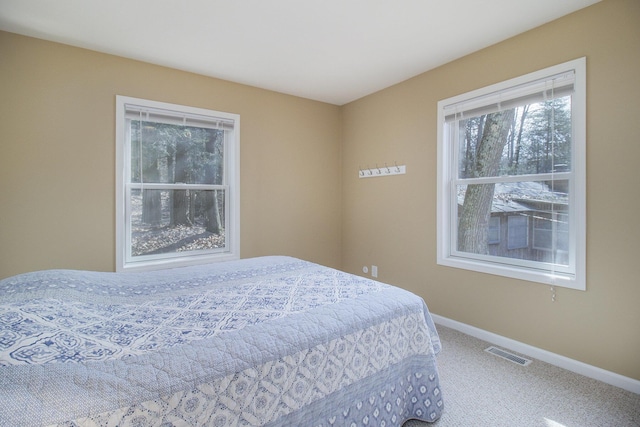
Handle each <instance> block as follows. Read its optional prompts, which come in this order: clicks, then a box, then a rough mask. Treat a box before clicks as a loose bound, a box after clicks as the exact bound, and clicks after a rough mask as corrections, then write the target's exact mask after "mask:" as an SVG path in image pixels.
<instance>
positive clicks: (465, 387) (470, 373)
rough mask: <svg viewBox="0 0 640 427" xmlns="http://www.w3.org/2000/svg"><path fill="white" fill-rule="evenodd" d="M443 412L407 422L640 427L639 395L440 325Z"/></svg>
mask: <svg viewBox="0 0 640 427" xmlns="http://www.w3.org/2000/svg"><path fill="white" fill-rule="evenodd" d="M438 332H439V334H440V337H441V339H442V346H443V350H442V352H441V353H440V355H439V356H438V370H439V373H440V384H441V387H442V393H443V398H444V404H445V410H444V414H443V415H442V417H441V418H440V420H438V421H437V422H436V423H434V424H428V423H424V422H419V421H408V422H407V423H405V424H404V427H428V426H432V427H463V426H464V427H476V426H477V427H484V426H490V427H502V426H504V427H520V426H522V427H535V426H541V427H631V426H634V427H640V395H638V394H634V393H631V392H629V391H626V390H623V389H620V388H617V387H613V386H610V385H608V384H605V383H602V382H600V381H597V380H593V379H591V378H587V377H584V376H581V375H578V374H575V373H573V372H570V371H566V370H564V369H561V368H558V367H555V366H553V365H549V364H547V363H544V362H540V361H538V360H534V361H533V362H532V363H531V364H530V365H528V366H519V365H517V364H515V363H513V362H510V361H508V360H504V359H501V358H500V357H497V356H494V355H492V354H489V353H487V352H485V351H484V349H486V348H487V347H489V346H490V344H488V343H486V342H484V341H481V340H478V339H476V338H473V337H470V336H468V335H465V334H463V333H461V332H458V331H455V330H453V329H449V328H446V327H444V326H440V325H438Z"/></svg>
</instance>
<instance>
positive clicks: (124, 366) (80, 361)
mask: <svg viewBox="0 0 640 427" xmlns="http://www.w3.org/2000/svg"><path fill="white" fill-rule="evenodd" d="M0 295H1V296H0V425H3V426H31V425H33V426H41V425H60V426H74V425H82V426H124V425H135V426H138V425H140V426H142V425H157V426H171V425H174V426H184V425H207V426H236V425H238V426H245V425H246V426H258V425H266V426H332V425H335V426H350V425H355V426H363V425H370V426H400V425H402V424H403V423H404V422H405V421H406V420H408V419H419V420H423V421H435V420H437V419H438V418H439V417H440V414H441V412H442V410H443V400H442V393H441V390H440V385H439V379H438V372H437V366H436V354H437V353H438V352H439V351H440V349H441V344H440V341H439V338H438V334H437V331H436V328H435V326H434V324H433V320H432V319H431V316H430V314H429V311H428V309H427V306H426V305H425V302H424V301H423V300H422V299H421V298H420V297H418V296H416V295H415V294H412V293H410V292H408V291H405V290H402V289H399V288H397V287H394V286H390V285H386V284H383V283H380V282H377V281H373V280H370V279H367V278H364V277H359V276H356V275H351V274H348V273H345V272H341V271H338V270H334V269H331V268H327V267H324V266H320V265H317V264H314V263H310V262H307V261H303V260H300V259H296V258H290V257H281V256H273V257H259V258H252V259H245V260H239V261H230V262H223V263H215V264H209V265H205V266H192V267H183V268H175V269H168V270H163V271H154V272H144V273H104V272H89V271H75V270H47V271H40V272H33V273H27V274H22V275H18V276H14V277H10V278H7V279H4V280H2V281H0Z"/></svg>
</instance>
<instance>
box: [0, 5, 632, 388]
mask: <svg viewBox="0 0 640 427" xmlns="http://www.w3.org/2000/svg"><path fill="white" fill-rule="evenodd" d="M639 48H640V2H637V1H636V0H620V1H618V0H605V1H604V2H601V3H599V4H597V5H594V6H592V7H590V8H588V9H585V10H583V11H580V12H578V13H575V14H573V15H570V16H568V17H565V18H563V19H560V20H558V21H555V22H553V23H550V24H548V25H545V26H543V27H541V28H538V29H535V30H533V31H530V32H528V33H525V34H522V35H520V36H518V37H515V38H513V39H510V40H507V41H506V42H503V43H500V44H498V45H495V46H493V47H491V48H488V49H485V50H483V51H480V52H477V53H475V54H473V55H469V56H467V57H465V58H462V59H460V60H458V61H455V62H452V63H450V64H447V65H445V66H443V67H440V68H438V69H436V70H433V71H429V72H427V73H424V74H422V75H420V76H418V77H416V78H413V79H411V80H408V81H406V82H404V83H402V84H399V85H396V86H393V87H391V88H388V89H386V90H383V91H381V92H379V93H376V94H374V95H371V96H369V97H366V98H363V99H361V100H358V101H356V102H354V103H351V104H349V105H346V106H344V107H343V108H339V107H336V106H331V105H327V104H322V103H318V102H313V101H307V100H303V99H299V98H295V97H290V96H286V95H281V94H277V93H273V92H269V91H264V90H259V89H255V88H251V87H247V86H242V85H237V84H232V83H228V82H223V81H220V80H215V79H210V78H206V77H202V76H198V75H194V74H189V73H184V72H180V71H176V70H171V69H167V68H162V67H157V66H153V65H149V64H144V63H140V62H136V61H131V60H127V59H122V58H117V57H113V56H109V55H103V54H99V53H95V52H90V51H86V50H81V49H76V48H72V47H68V46H63V45H59V44H54V43H48V42H44V41H39V40H35V39H31V38H26V37H20V36H16V35H13V34H8V33H1V32H0V96H1V101H0V185H1V186H2V187H1V188H0V277H6V276H9V275H12V274H16V273H19V272H23V271H29V270H37V269H45V268H81V269H95V270H104V271H112V270H113V269H114V262H115V261H114V259H115V255H114V253H115V248H114V243H115V239H114V236H115V225H114V224H115V218H114V210H115V206H114V204H115V201H114V198H115V181H114V175H115V171H114V155H115V147H114V139H115V137H114V120H115V119H114V110H115V95H116V94H122V95H127V96H134V97H141V98H148V99H154V100H158V101H164V102H172V103H179V104H187V105H193V106H197V107H203V108H211V109H214V110H221V111H228V112H232V113H238V114H240V115H241V122H242V126H241V140H242V141H241V161H242V177H241V181H242V184H241V185H242V202H241V209H242V256H243V257H250V256H258V255H266V254H287V255H294V256H298V257H301V258H306V259H309V260H311V261H315V262H319V263H322V264H326V265H330V266H333V267H340V266H342V267H343V268H344V269H345V270H347V271H350V272H353V273H357V274H362V266H364V265H372V264H375V265H377V266H378V267H379V278H380V279H381V280H382V281H386V282H389V283H393V284H396V285H399V286H402V287H405V288H407V289H410V290H412V291H414V292H416V293H418V294H419V295H421V296H423V297H424V298H425V299H426V301H427V303H428V304H429V307H430V309H431V310H432V311H433V312H434V313H437V314H439V315H442V316H445V317H448V318H451V319H454V320H457V321H460V322H464V323H467V324H470V325H473V326H477V327H479V328H482V329H485V330H488V331H492V332H495V333H498V334H500V335H504V336H507V337H510V338H513V339H516V340H519V341H522V342H525V343H528V344H530V345H533V346H537V347H540V348H543V349H547V350H549V351H552V352H555V353H559V354H561V355H564V356H567V357H570V358H573V359H577V360H580V361H583V362H585V363H588V364H591V365H595V366H598V367H601V368H603V369H607V370H610V371H613V372H617V373H619V374H622V375H625V376H629V377H632V378H636V379H640V363H638V360H639V359H638V358H639V357H640V333H639V332H638V331H639V330H640V308H639V304H640V262H638V260H637V259H636V258H637V255H638V254H639V252H638V249H637V247H638V246H637V245H638V242H640V227H639V226H638V220H637V218H636V213H637V212H640V202H639V200H640V198H639V197H638V196H639V194H640V193H639V192H638V184H639V183H640V179H639V178H638V175H637V173H638V172H637V170H638V167H637V164H638V162H639V161H640V160H638V159H640V144H638V143H637V141H638V131H637V130H636V128H637V126H636V125H635V123H636V122H637V121H638V117H640V107H639V106H640V103H638V99H640V86H639V84H638V76H639V75H640V54H639V50H640V49H639ZM581 56H586V57H587V79H588V88H587V90H588V93H587V97H588V112H587V115H588V127H587V133H588V141H587V145H588V148H587V156H588V159H587V167H588V183H587V189H588V201H587V210H588V212H587V221H588V236H587V244H588V247H587V276H588V277H587V289H588V290H587V292H580V291H572V290H566V289H558V291H557V301H556V302H551V293H550V291H549V288H548V287H546V286H543V285H539V284H534V283H529V282H524V281H517V280H512V279H506V278H500V277H497V276H491V275H485V274H479V273H473V272H468V271H463V270H456V269H452V268H446V267H441V266H438V265H436V247H435V236H436V206H435V201H436V103H437V101H438V100H440V99H443V98H447V97H450V96H453V95H456V94H459V93H463V92H466V91H469V90H472V89H476V88H479V87H482V86H486V85H489V84H492V83H496V82H498V81H502V80H505V79H508V78H511V77H515V76H518V75H522V74H525V73H528V72H531V71H535V70H537V69H540V68H544V67H547V66H550V65H554V64H557V63H561V62H564V61H567V60H570V59H574V58H577V57H581ZM341 141H342V145H341ZM385 162H386V163H388V164H389V165H390V164H393V163H394V162H397V163H398V164H406V165H407V174H406V175H398V176H393V177H388V178H383V179H358V178H357V174H358V169H359V168H360V167H367V166H371V167H372V166H374V165H375V164H376V163H377V164H378V165H382V164H384V163H385Z"/></svg>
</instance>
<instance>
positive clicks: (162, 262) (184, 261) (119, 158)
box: [116, 95, 240, 272]
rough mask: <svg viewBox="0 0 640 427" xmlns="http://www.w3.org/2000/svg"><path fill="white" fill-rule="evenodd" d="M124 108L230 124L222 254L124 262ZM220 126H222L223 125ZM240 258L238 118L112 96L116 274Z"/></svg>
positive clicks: (125, 199) (226, 150) (125, 134)
mask: <svg viewBox="0 0 640 427" xmlns="http://www.w3.org/2000/svg"><path fill="white" fill-rule="evenodd" d="M127 105H135V106H140V107H142V108H148V109H158V110H169V111H172V112H176V113H183V114H186V115H191V116H192V117H196V118H197V117H207V118H210V117H215V118H216V119H220V120H221V122H224V124H229V123H231V125H232V128H233V130H232V131H231V132H230V135H229V138H228V140H227V141H225V158H226V159H225V160H226V167H225V174H226V180H227V187H228V188H229V189H230V190H229V203H228V204H227V205H226V206H225V209H227V215H228V216H226V218H228V220H229V222H230V224H229V229H228V231H227V239H228V241H227V248H226V250H224V251H223V252H216V253H203V254H197V255H185V256H169V257H167V258H164V259H154V260H141V261H139V262H128V261H127V256H126V251H127V242H128V237H127V221H126V212H127V203H128V198H127V195H126V189H125V184H126V180H127V175H128V174H127V162H126V158H125V156H126V149H127V148H126V144H128V141H127V129H126V118H125V109H126V106H127ZM224 124H223V126H224ZM239 258H240V116H239V115H238V114H233V113H225V112H219V111H214V110H207V109H202V108H196V107H189V106H184V105H177V104H170V103H165V102H158V101H150V100H146V99H139V98H132V97H127V96H121V95H117V96H116V271H118V272H122V271H149V270H158V269H163V268H173V267H184V266H189V265H197V264H205V263H210V262H218V261H230V260H235V259H239Z"/></svg>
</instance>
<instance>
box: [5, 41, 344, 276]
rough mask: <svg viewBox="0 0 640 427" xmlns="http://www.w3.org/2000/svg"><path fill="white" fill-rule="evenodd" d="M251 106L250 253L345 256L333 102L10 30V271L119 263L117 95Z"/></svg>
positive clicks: (246, 168)
mask: <svg viewBox="0 0 640 427" xmlns="http://www.w3.org/2000/svg"><path fill="white" fill-rule="evenodd" d="M117 94H119V95H127V96H133V97H139V98H146V99H153V100H157V101H163V102H170V103H176V104H185V105H190V106H196V107H202V108H210V109H213V110H219V111H226V112H231V113H237V114H240V117H241V118H240V120H241V135H240V136H241V168H242V173H241V195H242V197H241V227H242V231H241V256H242V257H243V258H247V257H252V256H258V255H267V254H284V255H295V256H298V257H301V258H306V259H309V260H311V261H315V262H319V263H322V264H326V265H330V266H333V267H339V266H340V257H341V254H340V233H341V231H340V230H341V222H340V215H341V213H340V211H341V207H340V197H339V193H340V191H341V184H340V175H341V166H340V156H341V153H340V149H341V146H340V141H341V112H340V108H339V107H337V106H334V105H329V104H324V103H320V102H314V101H309V100H305V99H301V98H296V97H292V96H287V95H282V94H278V93H275V92H270V91H266V90H260V89H256V88H252V87H248V86H243V85H238V84H233V83H229V82H224V81H221V80H216V79H211V78H207V77H203V76H199V75H195V74H190V73H185V72H181V71H177V70H172V69H169V68H163V67H158V66H153V65H149V64H145V63H142V62H137V61H132V60H128V59H123V58H118V57H115V56H110V55H105V54H100V53H96V52H92V51H88V50H83V49H78V48H73V47H69V46H64V45H61V44H56V43H50V42H45V41H41V40H37V39H33V38H27V37H21V36H18V35H15V34H10V33H6V32H0V99H1V101H0V186H1V187H0V278H2V277H7V276H10V275H13V274H17V273H21V272H25V271H30V270H40V269H48V268H75V269H92V270H103V271H113V270H114V268H115V163H114V162H115V129H114V128H115V96H116V95H117Z"/></svg>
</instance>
